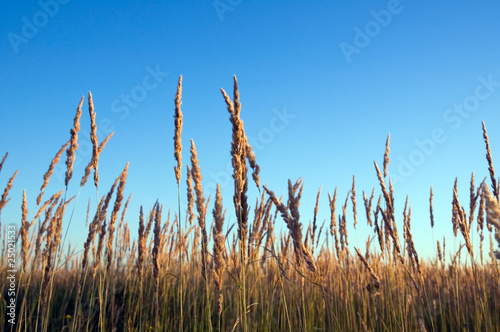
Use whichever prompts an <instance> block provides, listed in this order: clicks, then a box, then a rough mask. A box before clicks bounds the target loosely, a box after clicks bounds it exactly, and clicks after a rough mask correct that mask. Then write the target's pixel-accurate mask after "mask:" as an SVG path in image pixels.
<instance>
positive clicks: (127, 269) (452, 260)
mask: <svg viewBox="0 0 500 332" xmlns="http://www.w3.org/2000/svg"><path fill="white" fill-rule="evenodd" d="M233 89H234V91H233V99H231V98H230V97H229V96H228V95H227V94H226V92H225V91H224V90H222V89H221V92H222V95H223V99H224V102H225V103H226V106H227V109H228V113H229V120H230V124H231V126H232V143H231V146H230V151H229V152H230V153H229V155H228V157H230V158H231V163H232V167H233V179H234V195H233V197H232V201H230V202H231V203H229V204H228V203H227V202H228V201H227V200H225V201H223V198H222V195H221V190H220V186H217V191H216V194H215V203H214V205H213V209H212V214H211V217H212V218H211V217H210V214H207V212H208V209H209V206H210V197H208V198H207V197H205V196H204V193H203V188H202V171H201V166H200V164H202V163H203V161H200V160H198V156H197V151H196V147H195V144H194V141H193V140H191V149H190V154H191V157H190V161H191V163H190V164H191V165H185V169H186V173H185V174H186V184H187V190H186V192H181V189H180V188H181V187H180V181H181V174H182V169H183V165H182V138H181V133H182V125H183V123H182V112H181V109H180V106H181V93H182V77H180V78H179V82H178V87H177V93H176V95H175V100H174V103H175V105H174V106H175V108H174V119H175V121H174V124H175V132H174V151H175V153H174V157H175V161H176V163H177V166H175V167H174V174H175V179H176V183H177V193H178V206H177V207H176V208H174V211H176V212H174V213H173V215H171V211H170V210H168V213H166V211H164V210H163V205H162V204H161V203H159V202H144V204H143V206H141V208H140V211H133V212H129V216H128V217H126V215H125V214H126V211H127V206H128V203H129V201H130V199H131V197H130V196H129V198H128V200H127V202H126V203H125V204H123V201H124V195H125V191H126V180H127V173H128V163H127V165H126V166H125V168H124V170H123V171H122V172H121V173H120V174H119V175H118V177H117V178H116V180H115V182H114V183H113V185H112V186H111V188H110V189H109V190H108V191H107V193H106V194H105V195H103V196H102V197H101V196H99V174H98V160H99V155H100V154H101V153H102V152H103V149H104V147H105V145H106V143H107V142H108V140H109V139H110V138H111V136H112V134H111V135H109V136H108V137H106V139H105V140H104V141H103V142H101V143H100V144H99V142H98V140H97V135H96V130H97V128H96V120H95V118H96V113H95V111H94V105H93V102H92V95H91V94H90V93H89V98H88V104H89V116H90V119H91V128H90V133H91V137H90V139H91V142H92V144H93V153H92V159H91V160H90V161H89V164H88V166H87V167H86V168H85V172H84V174H83V176H82V180H81V182H80V188H82V187H83V186H84V185H85V184H86V182H87V179H88V178H89V175H90V173H91V172H92V170H94V187H95V191H96V200H97V201H98V202H99V204H98V205H97V208H96V210H95V211H90V210H88V213H87V221H88V219H89V217H91V221H90V223H88V227H89V230H88V235H87V239H86V241H85V243H84V244H83V250H81V251H78V252H75V250H74V249H73V250H72V249H71V246H70V245H66V244H65V241H64V238H63V237H62V232H63V229H64V228H66V229H67V228H68V227H69V223H70V222H73V223H74V222H83V219H84V217H83V216H76V215H73V213H72V211H71V209H72V208H71V207H70V206H69V203H70V202H71V201H72V200H73V199H74V198H75V201H74V202H75V203H74V204H77V200H78V197H79V195H80V192H78V193H77V194H76V195H75V196H72V197H71V198H67V197H69V196H70V195H71V193H69V192H68V191H69V190H68V183H69V181H70V180H71V178H72V175H73V161H74V155H75V151H76V149H77V148H78V132H79V129H80V124H79V121H80V116H81V114H82V111H81V107H82V104H83V97H82V99H81V100H80V103H79V106H78V108H77V112H76V116H75V118H74V123H73V127H72V128H71V130H70V137H69V139H68V142H67V143H65V144H63V145H62V147H61V148H60V149H59V150H58V152H57V153H56V155H55V157H54V158H53V160H52V161H51V163H50V165H49V169H48V171H47V172H46V174H45V175H44V177H43V184H42V187H41V189H40V191H39V194H38V196H37V199H36V206H35V212H34V215H35V217H34V218H33V220H31V221H30V220H28V217H27V216H28V206H29V202H28V201H27V199H26V191H24V192H23V201H22V206H21V207H20V208H21V212H22V213H21V221H20V227H18V231H17V233H16V234H15V237H13V238H14V240H15V241H16V242H17V244H18V246H17V248H19V250H18V251H17V252H16V253H15V255H16V262H17V265H16V267H17V268H18V272H17V274H16V278H17V292H16V295H15V300H16V306H15V324H11V323H10V322H9V320H10V319H11V316H8V315H6V313H7V310H8V308H7V306H8V304H9V303H10V301H11V296H10V295H9V287H10V285H9V281H8V279H7V276H8V275H9V272H8V270H9V267H8V266H7V263H8V260H7V257H8V256H7V253H8V252H9V247H8V240H9V237H8V236H7V234H8V233H7V227H8V225H4V232H3V234H2V240H3V244H2V246H1V248H2V253H1V254H2V255H1V258H0V260H1V263H2V264H1V267H0V284H1V287H2V292H1V294H2V298H1V301H0V312H1V313H2V314H1V315H0V326H1V327H2V328H3V330H4V331H183V330H186V331H212V330H215V331H498V327H499V326H500V314H499V313H500V264H499V261H498V259H500V252H498V251H495V247H500V208H499V198H498V196H499V195H498V192H499V188H498V185H497V181H496V180H495V174H494V169H493V159H492V155H491V150H490V143H489V139H488V135H487V132H486V127H485V125H484V123H483V137H484V140H485V144H486V161H487V167H488V172H489V174H490V185H488V181H487V180H486V179H485V180H483V181H482V182H481V183H480V184H479V185H478V186H476V185H475V182H474V175H472V177H471V181H470V197H469V204H468V205H469V206H468V207H467V208H466V207H465V206H463V205H462V204H461V202H460V198H459V195H458V184H457V183H458V182H457V181H456V182H455V186H454V188H453V190H452V201H451V207H452V211H453V217H452V220H451V221H452V223H451V224H450V227H453V230H454V236H455V237H456V239H453V241H455V242H456V241H459V242H460V243H463V244H461V245H460V246H459V248H458V250H457V251H454V252H452V254H451V256H450V257H446V252H447V251H446V239H445V238H443V239H442V241H440V240H441V239H440V240H438V241H434V239H433V240H432V242H429V246H431V247H432V248H436V250H437V251H436V256H435V257H431V258H427V259H422V258H421V257H419V254H418V252H417V250H416V248H415V245H414V242H413V235H412V231H411V227H412V226H411V216H412V210H411V206H409V204H408V198H406V201H405V204H404V208H403V215H402V217H401V218H399V217H397V216H396V215H395V213H394V211H395V208H396V207H395V199H394V195H395V193H394V189H393V185H392V181H391V179H390V177H389V176H388V171H387V168H388V164H389V162H390V158H389V150H390V147H389V138H390V137H389V136H388V137H387V141H386V147H385V151H384V154H383V169H382V170H381V169H380V168H379V166H378V164H377V163H376V162H374V167H375V169H374V179H376V180H377V181H378V183H379V190H378V191H376V189H375V188H373V190H372V191H371V195H367V194H366V193H365V191H362V194H363V195H362V197H363V207H364V212H359V211H358V209H357V204H356V196H357V195H356V194H357V192H356V190H357V191H358V193H359V192H360V190H359V188H356V186H355V177H353V179H352V188H351V189H350V190H349V191H348V193H347V195H346V197H345V200H344V199H340V197H339V200H341V201H340V204H341V205H340V206H338V207H337V206H336V205H337V195H338V193H337V188H335V191H334V193H333V194H331V193H328V199H329V209H330V219H329V224H326V225H325V223H323V224H322V225H321V226H320V227H319V230H318V225H319V224H317V217H318V206H319V202H320V195H321V190H322V188H321V187H320V188H319V190H318V194H317V196H316V205H315V207H314V211H313V218H312V222H309V223H308V224H307V225H306V224H305V223H304V219H305V218H304V217H303V216H301V215H300V213H299V207H300V201H301V198H302V191H303V186H304V185H303V183H302V180H301V179H298V180H296V181H292V180H289V181H288V192H287V193H284V194H285V195H284V196H282V195H281V194H282V193H275V192H274V191H273V190H272V188H269V187H268V186H267V185H264V186H262V187H261V185H260V174H259V170H260V167H259V165H258V164H257V159H256V155H255V154H254V152H253V150H252V147H251V146H250V144H249V142H248V139H247V137H246V134H245V129H244V125H243V120H242V118H241V103H240V100H239V91H238V84H237V81H236V78H234V87H233ZM64 151H66V156H67V159H66V167H67V169H66V178H65V186H64V188H61V191H59V192H57V193H54V194H52V196H51V197H50V198H49V199H47V200H45V201H43V195H44V191H45V190H46V188H47V185H48V183H49V181H50V178H51V175H52V173H53V170H54V167H55V165H56V164H57V163H58V162H59V159H60V157H61V156H62V154H63V152H64ZM6 160H7V162H8V159H7V153H6V154H5V156H4V157H3V159H2V161H1V163H0V171H1V169H2V166H3V164H4V162H6ZM250 170H251V172H252V179H253V182H254V184H255V186H256V187H257V189H258V190H259V195H258V196H257V197H256V198H255V206H254V213H253V215H251V214H250V203H249V202H250V198H249V197H248V192H249V191H248V186H249V185H250V184H249V180H248V173H249V172H250ZM0 175H1V174H0ZM16 175H17V171H16V172H15V173H14V174H13V175H12V176H11V177H10V178H9V180H8V181H7V185H6V188H5V190H4V192H3V194H2V196H1V199H0V215H1V211H2V209H3V208H4V207H5V205H6V204H8V203H9V198H8V196H9V191H10V190H11V188H12V186H13V185H14V182H15V178H16ZM106 176H108V177H109V176H111V175H109V174H107V175H106ZM375 177H376V178H375ZM490 187H491V190H490ZM101 189H102V188H101ZM28 190H29V188H28ZM172 190H174V189H172ZM339 195H340V194H339ZM279 196H281V197H279ZM113 197H114V202H112V200H113ZM358 197H359V194H358ZM349 200H350V201H351V204H352V214H351V212H348V209H347V205H348V203H349ZM181 201H183V202H185V203H186V205H187V209H186V211H181ZM399 201H400V200H398V202H399ZM42 202H43V203H42ZM401 202H402V200H401ZM111 204H112V205H111ZM224 204H225V206H224ZM434 204H435V202H434ZM89 206H90V204H89ZM111 206H113V208H112V209H111ZM230 206H231V207H230ZM195 207H196V208H195ZM108 208H109V209H110V210H111V211H110V213H109V216H108ZM228 208H229V209H234V215H235V216H236V222H235V223H234V224H227V223H228V222H229V220H228V219H229V218H226V217H225V215H226V211H227V209H228ZM73 209H74V208H73ZM68 211H70V212H68ZM120 211H121V218H119V213H120ZM339 212H340V213H339ZM361 213H364V214H365V215H366V221H367V224H368V227H370V228H371V229H372V231H373V234H371V235H369V237H368V238H367V239H366V246H365V248H358V247H354V246H353V245H352V244H349V235H348V232H347V229H348V228H347V223H348V222H349V223H350V222H352V223H353V225H354V227H356V223H357V222H358V217H359V215H358V214H361ZM429 214H430V227H431V229H432V228H433V227H434V215H433V190H432V187H431V188H430V196H429ZM92 215H93V217H92ZM207 218H208V219H207ZM210 218H211V219H210ZM130 219H137V220H138V221H139V227H138V230H132V231H131V229H130V227H129V222H128V220H130ZM195 219H196V220H197V223H195V222H194V220H195ZM63 220H64V223H63ZM212 220H213V223H212V222H211V221H212ZM280 222H284V223H285V224H286V225H287V228H288V231H287V232H285V233H279V234H277V233H275V225H276V223H280ZM66 223H67V225H66ZM210 224H212V225H213V227H210V226H207V225H210ZM474 224H476V227H472V226H473V225H474ZM485 225H486V229H485V227H484V226H485ZM305 226H308V227H305ZM0 227H1V226H0ZM224 229H226V230H227V231H226V233H224ZM233 229H234V230H233ZM327 229H328V230H329V231H327ZM323 230H324V232H323ZM399 230H401V233H402V237H400V235H399V233H400V232H398V231H399ZM131 232H132V233H133V234H137V236H134V235H132V234H130V233H131ZM136 232H137V233H136ZM475 232H476V233H477V235H478V236H479V239H480V243H479V250H478V248H477V245H476V246H474V245H473V244H472V241H471V238H473V235H475V234H474V233H475ZM485 233H489V241H490V250H489V257H483V240H484V237H485ZM61 240H62V241H61ZM449 241H450V240H448V242H449ZM210 243H212V245H210ZM433 250H434V249H433ZM475 250H476V252H475ZM478 251H479V252H478ZM448 252H449V251H448Z"/></svg>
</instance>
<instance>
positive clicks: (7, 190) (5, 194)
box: [0, 170, 19, 213]
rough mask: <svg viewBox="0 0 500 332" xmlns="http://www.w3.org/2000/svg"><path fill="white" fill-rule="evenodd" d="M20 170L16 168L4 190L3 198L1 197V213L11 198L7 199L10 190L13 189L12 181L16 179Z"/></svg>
mask: <svg viewBox="0 0 500 332" xmlns="http://www.w3.org/2000/svg"><path fill="white" fill-rule="evenodd" d="M18 172H19V170H16V171H15V172H14V175H12V177H11V178H10V179H9V182H7V186H6V187H5V189H4V191H3V194H2V199H0V213H1V212H2V209H3V208H4V206H5V205H6V204H7V202H8V201H9V200H10V199H7V196H8V195H9V191H10V190H11V189H12V183H13V182H14V179H15V178H16V176H17V173H18Z"/></svg>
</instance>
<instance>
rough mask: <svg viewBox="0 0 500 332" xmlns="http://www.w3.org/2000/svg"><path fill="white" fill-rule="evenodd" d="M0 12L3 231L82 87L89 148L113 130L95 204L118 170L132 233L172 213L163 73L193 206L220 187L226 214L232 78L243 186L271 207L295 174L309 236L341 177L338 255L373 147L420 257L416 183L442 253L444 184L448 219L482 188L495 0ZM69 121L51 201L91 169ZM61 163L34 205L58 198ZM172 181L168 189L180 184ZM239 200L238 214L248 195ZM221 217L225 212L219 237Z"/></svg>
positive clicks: (36, 6) (370, 180)
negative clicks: (91, 112)
mask: <svg viewBox="0 0 500 332" xmlns="http://www.w3.org/2000/svg"><path fill="white" fill-rule="evenodd" d="M0 6H1V7H2V8H1V11H0V13H1V14H0V30H1V33H0V35H1V36H2V38H1V42H0V54H1V58H2V61H1V62H0V74H1V77H2V79H1V80H0V91H1V100H2V102H1V106H0V107H1V109H0V154H1V155H3V154H4V153H5V152H6V151H8V152H9V157H8V159H7V161H6V163H5V165H4V168H3V169H2V172H1V174H0V188H2V190H3V188H4V187H5V184H6V183H7V181H8V179H9V178H10V176H11V175H12V174H13V173H14V171H15V170H16V169H18V168H19V169H20V171H19V174H18V176H17V179H16V180H15V182H14V188H13V189H12V191H11V193H10V197H11V198H12V199H11V201H10V203H9V204H8V205H7V206H6V208H5V209H4V210H3V212H2V216H1V221H2V223H3V224H6V223H10V222H14V223H18V222H19V220H20V216H21V209H20V206H21V198H22V190H23V189H26V191H27V195H28V200H29V205H28V207H29V208H30V213H29V216H30V217H32V216H33V213H34V212H35V211H34V206H35V204H34V202H35V198H36V196H37V195H38V192H39V188H40V186H41V184H42V176H43V174H44V173H45V171H46V170H47V167H48V165H49V163H50V161H51V159H52V158H53V156H54V155H55V153H56V152H57V150H58V149H59V148H60V146H61V145H62V144H63V143H64V142H66V141H67V140H68V138H69V130H70V128H71V126H72V121H73V117H74V114H75V110H76V107H77V105H78V102H79V100H80V97H81V96H82V95H85V96H86V95H87V91H91V92H92V94H93V97H94V103H95V110H96V113H97V119H98V121H97V122H98V126H99V128H100V129H101V131H102V133H101V135H100V140H102V139H103V137H104V135H105V134H107V133H109V132H110V131H111V130H114V131H116V133H115V135H114V137H113V138H112V139H111V141H110V142H109V143H108V146H107V147H106V149H105V150H104V152H103V153H102V155H101V157H100V163H99V171H100V176H101V182H100V194H104V193H105V192H106V191H107V190H108V189H109V187H110V185H111V184H112V182H113V181H114V179H115V177H116V176H118V174H119V173H120V171H121V170H122V169H123V167H124V166H125V164H126V162H130V168H129V176H128V180H127V185H126V190H125V194H126V195H127V196H128V194H129V193H130V192H133V196H132V201H131V204H130V206H129V210H128V213H127V216H128V217H127V219H128V220H129V223H130V226H131V230H132V232H133V234H134V235H135V233H136V230H137V224H138V214H139V206H140V205H144V207H145V208H146V209H148V208H150V207H151V206H152V205H153V203H154V202H155V200H156V199H157V198H158V199H159V200H160V201H161V202H163V203H164V205H165V207H172V208H175V207H176V202H177V188H176V185H175V177H174V171H173V167H174V165H175V160H174V158H173V140H172V137H173V124H174V121H173V114H174V103H173V99H174V96H175V89H176V84H177V79H178V76H179V75H181V74H182V75H183V77H184V80H183V104H182V111H183V113H184V131H183V144H184V151H183V162H184V164H187V163H188V162H189V152H188V149H189V139H191V138H192V139H194V141H195V143H196V146H197V149H198V156H199V159H200V165H201V169H202V173H203V177H204V183H203V184H204V186H205V189H206V190H205V193H206V195H208V194H214V188H215V183H216V182H221V184H222V187H223V197H224V204H225V206H228V207H229V206H230V203H231V202H232V183H231V181H230V179H229V174H230V172H228V171H226V167H227V166H228V165H229V162H230V155H229V148H230V138H231V127H230V123H229V121H228V114H227V110H226V107H225V104H224V101H223V99H222V96H221V94H220V92H219V88H220V87H222V88H224V89H225V90H226V91H227V92H228V93H231V92H232V75H233V74H236V75H237V77H238V80H239V83H240V84H239V86H240V93H241V102H242V117H243V120H244V122H245V128H246V132H247V134H248V136H249V137H250V142H251V143H253V145H254V149H255V152H256V157H257V162H258V163H259V164H260V166H261V181H262V182H263V183H268V184H269V187H270V188H271V189H273V190H274V191H276V193H277V194H278V195H281V194H284V193H286V183H287V180H288V179H289V178H290V179H292V180H296V179H297V178H298V177H300V176H301V177H302V178H303V180H304V184H305V188H304V195H303V201H302V204H301V215H302V222H303V223H304V224H305V225H304V228H307V224H308V222H309V220H310V219H312V212H313V205H314V201H315V197H316V192H317V190H318V188H319V186H320V185H323V194H322V197H321V202H320V216H319V220H320V221H321V222H322V221H323V219H325V218H329V209H328V198H327V193H333V191H334V189H335V187H338V193H339V197H338V205H340V202H341V201H343V200H344V199H345V195H346V194H347V191H348V190H349V189H350V187H351V181H352V175H353V174H354V175H356V184H357V186H356V192H357V195H358V214H359V219H360V220H359V225H360V226H358V228H359V230H358V232H357V233H356V234H357V235H356V236H355V235H354V233H353V230H352V214H351V212H350V213H349V215H348V220H349V223H350V230H351V232H350V239H351V241H350V243H351V245H354V246H361V247H363V246H364V241H365V239H366V236H367V228H366V226H365V225H364V224H365V222H364V220H365V219H364V209H363V206H362V199H361V197H362V191H363V190H365V191H366V192H368V193H370V192H371V190H372V188H373V187H376V193H377V195H378V193H380V189H379V186H378V181H377V177H376V174H375V171H374V167H373V160H376V161H377V162H378V163H379V164H381V163H382V159H383V153H384V148H385V139H386V137H387V134H388V133H390V134H391V154H390V157H391V164H390V166H389V171H390V173H391V176H393V177H394V179H398V181H395V191H396V205H397V209H398V210H397V211H396V212H397V217H398V220H399V222H400V223H399V225H400V227H402V224H401V222H402V218H401V211H402V208H403V205H404V200H405V197H406V195H409V197H410V198H409V202H410V205H411V206H412V217H413V218H412V227H413V231H414V238H415V242H416V248H417V250H418V251H419V252H420V253H421V254H422V255H424V254H425V253H431V252H432V251H433V249H431V248H430V247H429V246H430V245H431V243H430V239H431V237H430V234H431V232H430V226H429V212H428V210H429V208H428V198H429V188H430V186H431V185H432V186H433V187H434V200H435V204H434V205H435V214H436V227H435V229H434V233H433V234H434V238H435V239H436V240H437V239H441V238H442V236H443V235H446V236H447V239H448V241H447V243H448V248H451V247H452V245H451V243H453V241H452V236H451V234H452V233H451V229H452V226H451V222H450V219H451V198H452V188H453V182H454V179H455V177H458V179H459V180H458V183H459V194H460V199H461V203H462V205H464V206H468V188H469V180H470V174H471V172H472V171H474V172H475V174H476V183H479V182H480V181H481V180H482V179H483V178H484V177H485V176H486V175H487V164H486V160H485V158H484V155H485V148H484V144H483V141H482V131H481V121H485V122H486V125H487V128H488V130H489V135H490V141H491V147H492V152H493V158H494V161H495V162H496V161H500V142H499V137H500V129H499V128H500V127H499V126H498V124H499V121H500V116H499V115H498V114H499V113H498V110H500V64H499V61H498V59H499V58H500V44H499V43H498V32H499V31H500V21H499V20H498V13H499V10H500V4H499V3H498V2H496V1H481V2H476V3H471V2H457V1H440V2H439V3H436V2H431V1H410V0H401V1H370V2H368V1H364V2H361V1H342V2H341V1H336V2H334V1H311V2H305V1H287V2H286V3H285V2H278V1H265V2H255V1H245V0H243V1H236V0H232V1H229V0H220V1H190V2H179V1H168V2H167V1H165V2H164V4H161V3H160V2H158V1H141V2H139V1H79V0H72V1H67V0H64V1H63V0H60V1H59V2H56V0H42V1H40V2H37V1H15V2H12V1H11V2H2V4H1V5H0ZM85 104H86V99H85ZM84 110H85V111H84V115H83V117H82V121H81V126H82V131H81V133H80V145H81V148H82V149H81V150H80V151H79V153H77V162H79V163H78V164H77V165H76V166H75V171H74V179H73V180H72V182H71V183H70V191H69V194H77V193H78V189H79V180H80V179H81V176H82V175H83V168H84V166H85V165H86V164H87V162H88V161H89V158H90V155H91V153H90V151H89V150H88V148H87V149H85V147H88V146H89V145H88V144H89V139H88V136H87V133H88V131H89V118H88V113H87V108H86V107H85V109H84ZM431 142H432V143H431ZM63 165H64V161H62V162H61V164H60V167H61V168H60V170H59V171H56V174H55V175H54V176H53V178H52V180H51V184H50V185H49V188H48V189H47V190H46V196H45V197H48V195H49V194H52V193H54V192H56V191H58V190H60V189H62V188H63V187H64V183H63V180H62V179H63V172H64V170H63V169H62V166H63ZM497 165H498V164H497ZM497 167H500V166H497ZM499 169H500V168H499ZM182 176H183V178H182V181H183V183H184V181H185V170H184V171H183V175H182ZM250 187H251V191H250V194H251V203H252V206H251V208H252V211H253V204H254V199H255V193H256V191H255V189H254V186H253V184H252V183H251V186H250ZM181 189H182V193H183V196H182V199H183V201H185V198H184V197H185V196H184V193H185V190H184V189H185V188H184V187H183V188H181ZM89 197H91V198H92V204H93V206H94V207H95V189H94V188H93V186H91V183H90V182H89V183H88V184H87V186H86V187H85V189H84V190H83V191H82V192H81V194H80V197H79V201H78V204H77V205H76V210H75V217H74V221H73V222H72V225H71V229H70V234H71V238H72V239H73V242H77V243H78V244H81V243H82V242H83V239H84V237H85V236H86V233H87V230H86V229H85V227H84V215H85V212H86V206H87V202H88V199H89ZM211 208H212V207H210V209H211ZM348 210H349V211H351V205H350V204H349V207H348ZM233 214H234V210H233V208H232V207H230V208H229V210H228V217H229V216H230V215H231V217H230V218H231V219H230V220H231V223H232V222H234V220H235V218H234V216H233ZM67 216H69V213H68V214H67ZM65 223H66V225H67V221H65ZM226 226H227V225H226ZM474 228H475V227H474ZM277 229H278V230H279V229H280V226H278V227H277ZM400 233H402V231H400ZM432 248H434V244H432Z"/></svg>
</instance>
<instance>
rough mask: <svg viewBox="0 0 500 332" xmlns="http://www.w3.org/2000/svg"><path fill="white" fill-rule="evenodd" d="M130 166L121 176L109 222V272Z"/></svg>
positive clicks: (107, 246) (107, 247)
mask: <svg viewBox="0 0 500 332" xmlns="http://www.w3.org/2000/svg"><path fill="white" fill-rule="evenodd" d="M128 165H129V163H128V162H127V164H126V165H125V169H124V170H123V172H122V173H121V175H120V183H119V184H118V189H117V191H116V200H115V205H114V207H113V211H112V212H111V219H110V221H109V227H108V241H107V245H106V251H107V260H108V261H107V266H106V269H107V270H108V271H109V268H110V267H111V261H112V258H113V240H114V232H115V223H116V219H117V217H118V212H119V211H120V207H121V204H122V201H123V190H124V189H125V183H126V182H127V174H128Z"/></svg>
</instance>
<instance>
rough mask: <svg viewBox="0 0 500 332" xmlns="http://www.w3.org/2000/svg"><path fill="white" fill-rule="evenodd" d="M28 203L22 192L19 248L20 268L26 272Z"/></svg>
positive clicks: (28, 225) (28, 224)
mask: <svg viewBox="0 0 500 332" xmlns="http://www.w3.org/2000/svg"><path fill="white" fill-rule="evenodd" d="M27 205H28V203H27V202H26V190H23V203H22V205H21V211H22V217H21V246H22V264H23V265H22V268H23V271H26V263H27V260H28V246H29V243H28V232H29V227H30V223H29V222H28V220H27V218H28V208H27Z"/></svg>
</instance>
